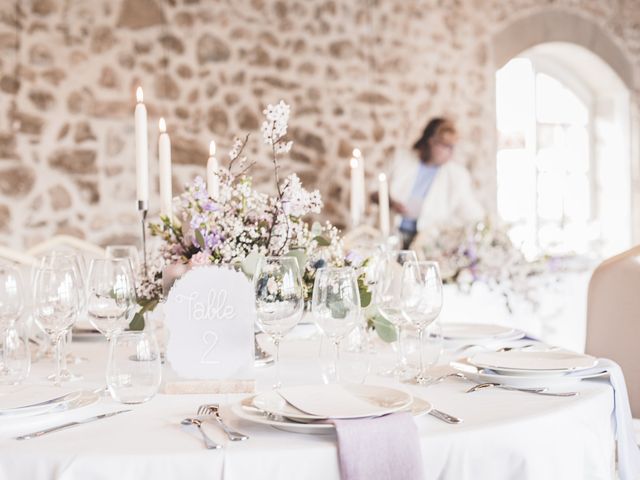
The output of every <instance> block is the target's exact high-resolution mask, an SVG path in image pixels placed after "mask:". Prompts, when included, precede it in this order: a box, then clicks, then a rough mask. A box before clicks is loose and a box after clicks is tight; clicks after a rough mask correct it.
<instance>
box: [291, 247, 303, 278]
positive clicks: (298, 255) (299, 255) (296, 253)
mask: <svg viewBox="0 0 640 480" xmlns="http://www.w3.org/2000/svg"><path fill="white" fill-rule="evenodd" d="M286 256H287V257H293V258H295V259H296V260H298V267H299V268H300V274H303V273H304V269H305V267H306V266H307V254H306V253H305V251H304V250H302V249H301V248H294V249H291V250H289V251H288V252H287V253H286Z"/></svg>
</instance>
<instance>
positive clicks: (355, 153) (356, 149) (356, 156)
mask: <svg viewBox="0 0 640 480" xmlns="http://www.w3.org/2000/svg"><path fill="white" fill-rule="evenodd" d="M353 156H354V157H355V158H360V157H361V156H362V152H360V149H359V148H354V149H353Z"/></svg>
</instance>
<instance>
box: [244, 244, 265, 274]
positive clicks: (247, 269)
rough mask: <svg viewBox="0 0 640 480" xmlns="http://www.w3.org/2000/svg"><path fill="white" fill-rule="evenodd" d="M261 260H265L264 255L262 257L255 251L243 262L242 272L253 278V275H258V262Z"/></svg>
mask: <svg viewBox="0 0 640 480" xmlns="http://www.w3.org/2000/svg"><path fill="white" fill-rule="evenodd" d="M261 258H264V255H260V254H259V253H258V252H256V251H255V250H254V251H252V252H251V253H250V254H249V255H247V256H246V257H245V259H244V260H243V261H242V264H241V265H240V268H242V271H243V272H244V274H245V275H246V276H247V277H249V278H253V275H254V274H255V273H256V268H257V267H258V262H259V261H260V259H261Z"/></svg>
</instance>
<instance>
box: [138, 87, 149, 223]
mask: <svg viewBox="0 0 640 480" xmlns="http://www.w3.org/2000/svg"><path fill="white" fill-rule="evenodd" d="M136 100H137V101H138V103H137V104H136V110H135V129H136V187H137V199H138V209H144V210H146V209H147V208H148V205H147V204H148V202H149V147H148V143H147V135H148V133H147V108H146V107H145V106H144V103H143V100H144V98H143V96H142V87H138V89H137V90H136Z"/></svg>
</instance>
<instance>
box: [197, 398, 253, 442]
mask: <svg viewBox="0 0 640 480" xmlns="http://www.w3.org/2000/svg"><path fill="white" fill-rule="evenodd" d="M198 415H206V416H209V415H211V416H213V417H214V418H215V419H216V421H217V422H218V425H220V427H221V428H222V430H224V433H226V434H227V437H229V440H231V441H232V442H243V441H244V440H248V439H249V437H248V436H246V435H245V434H243V433H240V432H237V431H235V430H232V429H231V428H229V426H228V425H227V424H226V423H224V420H222V416H220V406H219V405H217V404H215V403H211V404H205V405H200V406H199V407H198Z"/></svg>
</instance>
